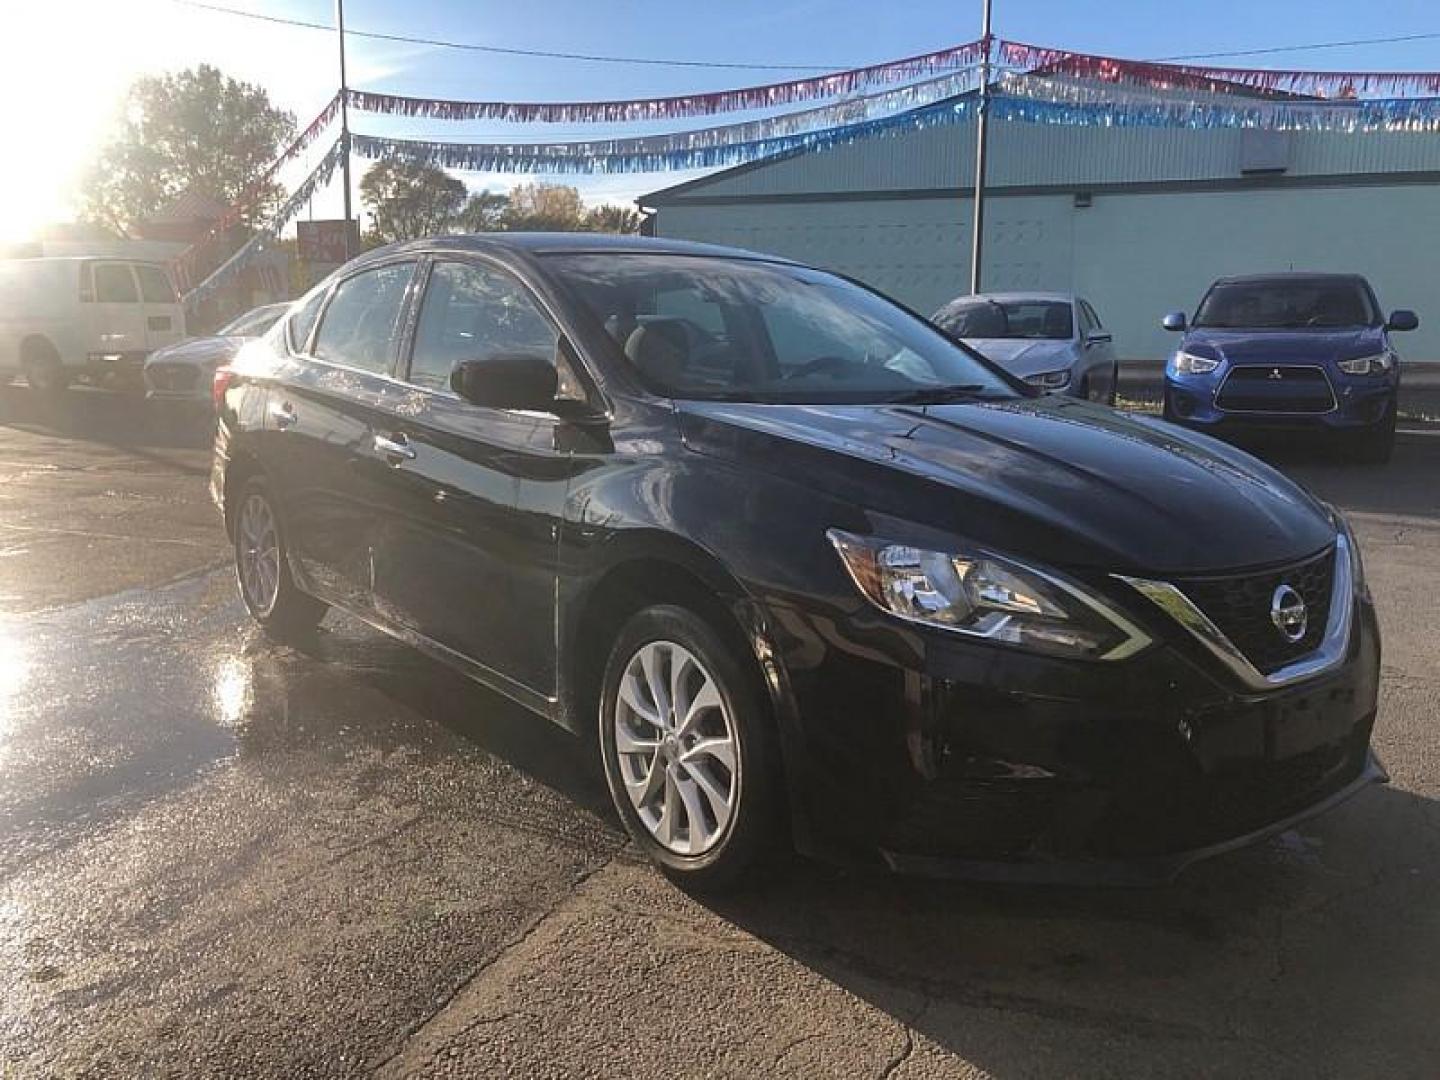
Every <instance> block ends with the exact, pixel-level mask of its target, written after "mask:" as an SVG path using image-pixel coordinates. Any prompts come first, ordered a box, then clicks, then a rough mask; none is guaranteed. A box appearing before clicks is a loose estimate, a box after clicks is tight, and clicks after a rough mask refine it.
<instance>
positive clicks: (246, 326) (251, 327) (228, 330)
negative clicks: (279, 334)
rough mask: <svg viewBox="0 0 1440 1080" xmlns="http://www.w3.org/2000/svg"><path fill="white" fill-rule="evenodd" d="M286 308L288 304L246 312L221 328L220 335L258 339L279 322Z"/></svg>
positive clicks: (268, 306)
mask: <svg viewBox="0 0 1440 1080" xmlns="http://www.w3.org/2000/svg"><path fill="white" fill-rule="evenodd" d="M288 307H289V305H288V304H267V305H266V306H265V307H258V308H255V309H254V310H253V311H247V312H246V313H245V314H244V315H241V316H240V317H239V318H237V319H234V320H233V321H231V322H228V323H226V324H225V325H224V326H222V327H221V328H220V333H221V335H223V336H226V337H259V336H260V335H261V334H263V333H265V331H266V330H269V329H270V327H272V326H274V325H275V324H276V323H277V322H278V321H279V319H280V316H281V315H284V314H285V311H286V309H287V308H288Z"/></svg>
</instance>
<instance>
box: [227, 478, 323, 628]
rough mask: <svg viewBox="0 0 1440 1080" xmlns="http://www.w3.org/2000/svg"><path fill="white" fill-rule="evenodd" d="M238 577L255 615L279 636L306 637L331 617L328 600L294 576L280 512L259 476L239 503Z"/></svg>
mask: <svg viewBox="0 0 1440 1080" xmlns="http://www.w3.org/2000/svg"><path fill="white" fill-rule="evenodd" d="M235 580H236V583H237V584H238V585H239V586H240V599H241V600H243V601H244V602H245V608H246V610H247V611H249V612H250V617H251V618H252V619H254V620H255V621H256V622H257V623H259V624H260V627H261V629H263V630H264V631H265V633H266V634H268V635H269V636H270V637H272V638H274V639H275V640H277V641H294V640H296V639H297V638H301V637H304V636H305V635H307V634H309V633H311V632H312V631H313V630H314V629H315V627H316V626H318V625H319V624H320V620H321V619H323V618H324V617H325V610H326V605H324V604H323V603H321V602H320V601H319V600H316V599H315V598H314V597H312V596H309V595H307V594H306V593H303V592H301V591H300V589H299V588H298V587H297V586H296V584H295V581H294V579H293V578H292V577H291V576H290V566H289V562H288V557H287V550H286V546H285V533H284V530H283V528H282V527H281V524H280V514H279V511H278V510H277V509H276V507H275V502H274V497H273V496H272V495H271V493H270V488H269V486H268V485H267V484H266V483H265V481H264V480H262V479H261V478H259V477H255V478H254V479H252V480H250V481H249V482H248V483H247V484H246V485H245V487H244V488H243V489H242V490H241V492H240V497H239V501H238V502H237V503H236V510H235Z"/></svg>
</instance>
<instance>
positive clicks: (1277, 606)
mask: <svg viewBox="0 0 1440 1080" xmlns="http://www.w3.org/2000/svg"><path fill="white" fill-rule="evenodd" d="M1270 621H1271V622H1273V623H1274V624H1275V629H1276V630H1279V631H1280V636H1281V637H1283V638H1284V639H1285V640H1286V641H1288V642H1290V643H1291V644H1292V645H1293V644H1295V643H1296V642H1297V641H1299V640H1300V639H1301V638H1303V637H1304V636H1305V631H1306V629H1307V628H1308V627H1309V624H1310V616H1309V614H1308V613H1307V612H1306V610H1305V601H1304V600H1303V599H1302V598H1301V596H1300V594H1299V593H1298V592H1296V591H1295V590H1294V589H1292V588H1291V587H1290V586H1289V585H1281V586H1279V587H1278V588H1277V589H1276V590H1275V594H1274V595H1273V596H1271V597H1270Z"/></svg>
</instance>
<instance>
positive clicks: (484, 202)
mask: <svg viewBox="0 0 1440 1080" xmlns="http://www.w3.org/2000/svg"><path fill="white" fill-rule="evenodd" d="M509 210H510V196H508V195H502V194H500V193H499V192H498V191H482V192H480V193H479V194H476V195H471V196H470V199H469V201H468V202H466V204H465V208H464V209H463V210H461V211H460V222H459V224H460V228H461V229H463V230H464V231H465V232H497V231H499V230H501V229H504V228H505V215H506V214H507V213H508V212H509Z"/></svg>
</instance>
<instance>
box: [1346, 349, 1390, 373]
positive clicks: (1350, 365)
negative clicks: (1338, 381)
mask: <svg viewBox="0 0 1440 1080" xmlns="http://www.w3.org/2000/svg"><path fill="white" fill-rule="evenodd" d="M1394 366H1395V354H1394V353H1392V352H1391V351H1390V350H1389V349H1386V350H1385V351H1384V352H1378V353H1376V354H1375V355H1374V356H1357V357H1354V358H1353V359H1351V360H1341V361H1340V370H1341V371H1343V372H1345V374H1346V375H1384V374H1385V373H1386V372H1387V371H1389V370H1390V369H1391V368H1393V367H1394Z"/></svg>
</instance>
